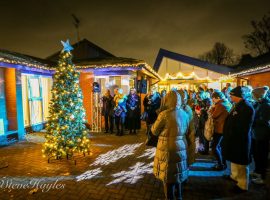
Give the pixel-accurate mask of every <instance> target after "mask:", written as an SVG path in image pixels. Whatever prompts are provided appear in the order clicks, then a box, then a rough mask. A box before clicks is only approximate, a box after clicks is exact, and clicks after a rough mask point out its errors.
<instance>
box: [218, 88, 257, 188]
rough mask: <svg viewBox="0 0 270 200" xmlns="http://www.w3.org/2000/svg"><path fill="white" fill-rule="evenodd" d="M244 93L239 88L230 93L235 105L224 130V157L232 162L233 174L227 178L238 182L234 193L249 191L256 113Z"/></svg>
mask: <svg viewBox="0 0 270 200" xmlns="http://www.w3.org/2000/svg"><path fill="white" fill-rule="evenodd" d="M243 93H244V91H243V89H242V87H241V86H237V87H236V88H234V89H232V90H231V92H230V97H231V100H232V102H233V103H234V106H233V108H232V109H231V111H230V113H229V115H228V117H227V119H226V121H225V124H224V129H223V143H222V148H223V155H224V158H225V159H226V160H227V161H230V162H231V174H230V176H228V177H227V176H225V177H226V178H228V179H232V180H234V181H235V182H236V185H235V186H234V189H233V192H235V193H240V192H245V191H247V190H248V183H249V164H250V162H251V152H250V149H251V148H250V147H251V128H252V124H253V120H254V115H255V111H254V108H253V106H252V105H251V103H250V102H249V101H248V100H246V99H244V97H243V96H244V94H243Z"/></svg>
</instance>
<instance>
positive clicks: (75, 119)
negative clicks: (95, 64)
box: [42, 40, 90, 159]
mask: <svg viewBox="0 0 270 200" xmlns="http://www.w3.org/2000/svg"><path fill="white" fill-rule="evenodd" d="M62 44H63V46H64V49H63V50H62V52H61V54H60V59H59V61H58V67H57V68H56V70H55V74H54V77H53V87H52V91H51V92H52V99H51V101H50V108H49V112H50V115H49V120H48V123H47V126H46V131H47V133H46V136H45V138H46V142H45V143H44V147H43V150H42V151H43V153H44V154H45V155H47V156H48V157H49V158H51V157H54V158H56V159H61V158H63V157H67V158H68V157H71V156H73V154H74V153H78V152H79V153H86V152H89V148H90V140H89V139H88V135H89V131H88V130H87V129H86V127H85V124H84V122H85V110H84V108H83V101H82V98H83V97H82V91H81V89H80V87H79V72H77V71H75V69H74V65H73V63H72V54H71V53H70V51H71V50H72V49H73V48H72V47H71V46H70V44H69V41H68V40H67V42H63V41H62Z"/></svg>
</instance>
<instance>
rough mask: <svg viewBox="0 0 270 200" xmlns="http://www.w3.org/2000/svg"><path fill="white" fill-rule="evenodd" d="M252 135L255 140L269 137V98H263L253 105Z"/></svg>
mask: <svg viewBox="0 0 270 200" xmlns="http://www.w3.org/2000/svg"><path fill="white" fill-rule="evenodd" d="M254 109H255V119H254V123H253V136H254V138H255V139H256V140H269V139H270V100H269V99H267V98H265V99H263V100H262V101H261V102H257V103H255V105H254Z"/></svg>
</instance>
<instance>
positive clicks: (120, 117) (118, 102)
mask: <svg viewBox="0 0 270 200" xmlns="http://www.w3.org/2000/svg"><path fill="white" fill-rule="evenodd" d="M126 101H127V97H126V96H125V95H124V94H123V90H122V89H121V88H119V89H118V93H117V94H116V95H115V96H114V103H115V107H114V116H115V125H116V128H117V133H116V135H117V136H122V135H123V134H124V126H125V118H126V112H127V108H126Z"/></svg>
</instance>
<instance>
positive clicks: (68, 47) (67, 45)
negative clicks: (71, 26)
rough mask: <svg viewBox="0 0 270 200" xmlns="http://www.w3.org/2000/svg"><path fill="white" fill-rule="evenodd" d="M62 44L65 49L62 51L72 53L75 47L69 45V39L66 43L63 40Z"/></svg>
mask: <svg viewBox="0 0 270 200" xmlns="http://www.w3.org/2000/svg"><path fill="white" fill-rule="evenodd" d="M61 43H62V45H63V47H64V48H63V50H62V51H66V52H70V51H72V50H73V47H72V46H71V45H70V44H69V39H67V41H66V42H64V41H62V40H61Z"/></svg>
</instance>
